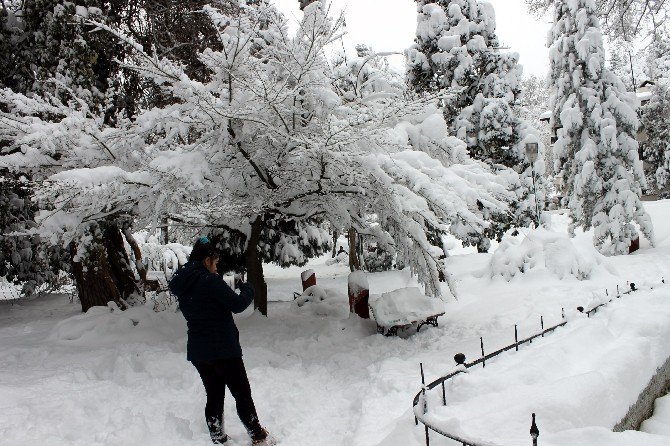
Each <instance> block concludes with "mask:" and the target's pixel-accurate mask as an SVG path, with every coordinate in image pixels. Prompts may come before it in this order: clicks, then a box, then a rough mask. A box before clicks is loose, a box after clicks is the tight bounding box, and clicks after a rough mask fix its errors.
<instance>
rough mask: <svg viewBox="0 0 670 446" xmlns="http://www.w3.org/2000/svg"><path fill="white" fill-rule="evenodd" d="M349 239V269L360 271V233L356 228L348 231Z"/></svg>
mask: <svg viewBox="0 0 670 446" xmlns="http://www.w3.org/2000/svg"><path fill="white" fill-rule="evenodd" d="M347 238H348V239H349V269H350V270H351V271H352V272H353V271H358V270H360V269H361V260H360V258H359V257H358V233H356V230H355V229H354V228H349V232H348V233H347Z"/></svg>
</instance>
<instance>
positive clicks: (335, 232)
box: [331, 231, 338, 258]
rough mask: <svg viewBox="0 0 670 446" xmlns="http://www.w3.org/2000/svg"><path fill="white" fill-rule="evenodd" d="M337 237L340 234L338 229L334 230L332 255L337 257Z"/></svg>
mask: <svg viewBox="0 0 670 446" xmlns="http://www.w3.org/2000/svg"><path fill="white" fill-rule="evenodd" d="M337 238H338V234H337V231H333V255H332V256H331V257H333V258H335V256H336V255H337Z"/></svg>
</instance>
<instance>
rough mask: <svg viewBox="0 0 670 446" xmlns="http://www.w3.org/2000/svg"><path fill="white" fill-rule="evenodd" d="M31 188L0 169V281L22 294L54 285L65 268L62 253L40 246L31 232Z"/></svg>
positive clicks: (34, 209)
mask: <svg viewBox="0 0 670 446" xmlns="http://www.w3.org/2000/svg"><path fill="white" fill-rule="evenodd" d="M33 188H34V186H33V184H32V182H31V181H30V180H29V179H28V178H26V177H25V176H23V175H20V174H16V173H12V172H10V171H8V170H7V169H0V277H4V278H6V279H7V280H8V281H10V282H14V283H15V284H17V285H21V286H22V290H21V292H22V294H32V293H34V292H35V290H36V289H37V288H38V287H40V286H42V285H45V284H46V285H51V286H54V285H56V284H57V281H58V276H59V273H60V272H61V269H62V268H63V267H65V266H66V265H67V261H66V259H65V258H63V257H64V253H65V252H64V250H62V249H60V247H59V246H57V245H53V244H49V243H43V242H42V240H41V238H40V236H39V235H38V234H37V232H36V231H35V228H36V227H37V223H35V214H36V212H37V211H38V206H37V203H36V202H35V201H34V194H33Z"/></svg>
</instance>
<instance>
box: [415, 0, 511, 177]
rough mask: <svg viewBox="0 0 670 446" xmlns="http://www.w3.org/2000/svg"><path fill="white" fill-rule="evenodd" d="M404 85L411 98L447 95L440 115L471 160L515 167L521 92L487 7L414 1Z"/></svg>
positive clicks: (469, 0) (471, 1) (465, 0)
mask: <svg viewBox="0 0 670 446" xmlns="http://www.w3.org/2000/svg"><path fill="white" fill-rule="evenodd" d="M417 4H418V6H417V9H418V14H419V16H418V25H417V35H416V40H415V44H414V45H413V46H412V48H410V49H409V50H408V51H407V57H408V63H409V68H408V79H409V83H410V85H411V86H412V88H413V89H414V90H415V91H417V92H431V93H434V92H437V91H451V92H452V93H453V95H451V96H450V97H449V98H447V99H445V107H444V114H445V119H446V121H447V124H448V125H449V130H450V132H451V134H452V135H455V136H457V137H458V138H460V139H462V140H463V141H465V142H466V143H467V145H468V150H469V151H470V153H471V154H472V155H473V156H474V157H475V158H477V159H480V160H483V161H486V162H488V163H489V164H502V165H504V166H507V167H513V166H517V165H518V164H519V163H520V162H521V161H522V160H523V158H522V156H521V154H520V153H518V151H517V150H516V149H515V147H514V146H515V145H516V143H517V142H518V141H519V139H520V135H519V125H520V122H519V120H518V119H517V117H516V116H515V115H514V113H513V107H514V105H515V103H516V102H517V100H518V98H519V95H520V91H521V67H520V66H519V65H518V64H517V62H518V55H517V54H515V53H502V52H501V51H500V43H499V41H498V37H497V35H496V23H495V12H494V10H493V7H492V6H491V5H490V4H488V3H485V2H480V1H478V0H437V1H431V0H417Z"/></svg>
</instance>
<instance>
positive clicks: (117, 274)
mask: <svg viewBox="0 0 670 446" xmlns="http://www.w3.org/2000/svg"><path fill="white" fill-rule="evenodd" d="M70 254H71V258H72V273H73V275H74V279H75V284H76V287H77V294H78V295H79V301H80V302H81V310H82V311H84V312H85V311H88V309H89V308H91V307H94V306H106V305H107V303H108V302H115V303H116V304H117V305H118V306H119V308H121V309H124V310H125V309H126V308H127V307H128V301H129V300H132V298H136V299H139V298H142V297H143V296H142V293H141V290H140V287H139V286H138V283H137V281H136V278H135V274H134V272H133V270H132V269H131V267H130V260H129V259H128V256H127V254H126V251H125V247H124V244H123V235H122V234H121V231H120V230H119V228H118V227H117V226H116V225H111V226H109V227H108V228H107V229H106V230H105V231H104V232H103V236H102V238H97V239H94V240H93V241H92V242H91V244H90V245H89V246H88V249H87V252H86V253H85V255H84V258H79V259H77V261H75V255H76V254H77V248H76V246H75V245H74V244H72V245H70Z"/></svg>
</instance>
